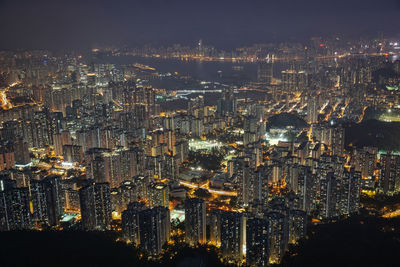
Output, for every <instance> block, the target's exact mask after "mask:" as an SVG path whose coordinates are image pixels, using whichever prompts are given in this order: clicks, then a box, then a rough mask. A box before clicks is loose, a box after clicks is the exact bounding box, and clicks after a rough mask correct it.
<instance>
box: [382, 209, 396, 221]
mask: <svg viewBox="0 0 400 267" xmlns="http://www.w3.org/2000/svg"><path fill="white" fill-rule="evenodd" d="M398 216H400V210H395V211H392V212H389V213H385V214H383V215H382V217H383V218H387V219H389V218H394V217H398Z"/></svg>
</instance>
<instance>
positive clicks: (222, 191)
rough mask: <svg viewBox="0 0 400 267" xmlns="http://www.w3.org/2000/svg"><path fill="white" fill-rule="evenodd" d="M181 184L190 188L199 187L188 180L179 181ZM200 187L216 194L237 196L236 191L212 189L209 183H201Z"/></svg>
mask: <svg viewBox="0 0 400 267" xmlns="http://www.w3.org/2000/svg"><path fill="white" fill-rule="evenodd" d="M179 184H181V185H184V186H187V187H190V188H199V186H198V185H197V184H195V183H190V182H187V181H182V180H180V181H179ZM200 188H202V189H205V190H208V192H210V193H211V194H215V195H224V196H237V193H236V192H232V191H224V190H216V189H210V188H208V183H205V184H203V185H200Z"/></svg>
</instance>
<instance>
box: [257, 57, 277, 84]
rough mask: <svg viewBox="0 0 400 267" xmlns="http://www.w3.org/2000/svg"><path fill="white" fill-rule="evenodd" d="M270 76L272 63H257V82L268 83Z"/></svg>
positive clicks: (271, 75)
mask: <svg viewBox="0 0 400 267" xmlns="http://www.w3.org/2000/svg"><path fill="white" fill-rule="evenodd" d="M272 77H273V63H270V62H265V63H260V64H258V68H257V81H258V82H260V83H265V84H267V85H269V84H271V82H272Z"/></svg>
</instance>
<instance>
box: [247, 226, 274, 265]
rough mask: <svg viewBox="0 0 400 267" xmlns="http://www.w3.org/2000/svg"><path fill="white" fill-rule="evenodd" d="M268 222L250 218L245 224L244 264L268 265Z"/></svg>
mask: <svg viewBox="0 0 400 267" xmlns="http://www.w3.org/2000/svg"><path fill="white" fill-rule="evenodd" d="M269 231H270V229H269V222H268V220H266V219H262V218H251V219H248V220H247V222H246V263H247V264H248V265H249V266H267V265H268V263H269V247H270V245H269V241H270V236H269Z"/></svg>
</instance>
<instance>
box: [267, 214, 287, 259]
mask: <svg viewBox="0 0 400 267" xmlns="http://www.w3.org/2000/svg"><path fill="white" fill-rule="evenodd" d="M265 217H266V219H267V220H268V221H269V225H270V226H269V227H270V250H269V251H270V256H269V263H272V264H276V263H280V262H281V260H282V257H283V255H284V254H285V252H286V249H287V245H288V239H289V231H288V218H287V216H285V215H284V214H282V213H280V212H268V213H267V214H266V215H265Z"/></svg>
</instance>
